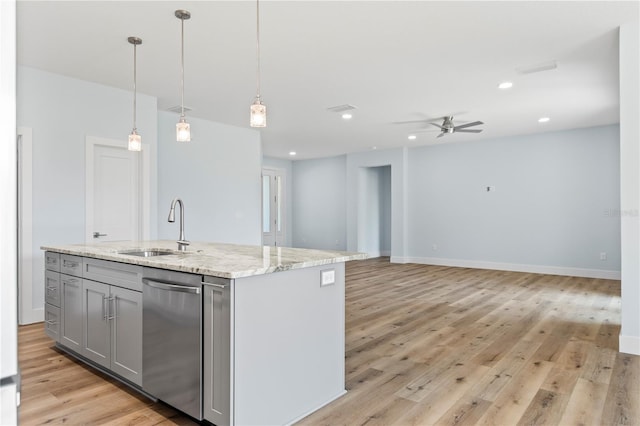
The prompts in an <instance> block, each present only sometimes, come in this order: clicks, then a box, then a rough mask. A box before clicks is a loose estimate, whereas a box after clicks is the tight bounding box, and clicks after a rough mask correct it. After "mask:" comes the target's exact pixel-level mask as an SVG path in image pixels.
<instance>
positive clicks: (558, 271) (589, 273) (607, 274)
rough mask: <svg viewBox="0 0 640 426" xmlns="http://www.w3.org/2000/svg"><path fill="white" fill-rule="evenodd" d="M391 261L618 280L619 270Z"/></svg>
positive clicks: (431, 259)
mask: <svg viewBox="0 0 640 426" xmlns="http://www.w3.org/2000/svg"><path fill="white" fill-rule="evenodd" d="M391 263H420V264H425V265H437V266H455V267H460V268H475V269H493V270H498V271H513V272H529V273H534V274H548V275H566V276H570V277H585V278H600V279H606V280H620V271H608V270H605V269H585V268H568V267H562V266H545V265H521V264H517V263H501V262H485V261H481V260H464V259H443V258H440V257H399V256H391Z"/></svg>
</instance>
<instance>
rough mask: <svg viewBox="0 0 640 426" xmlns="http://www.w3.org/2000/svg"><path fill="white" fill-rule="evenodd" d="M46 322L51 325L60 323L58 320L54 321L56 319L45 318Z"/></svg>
mask: <svg viewBox="0 0 640 426" xmlns="http://www.w3.org/2000/svg"><path fill="white" fill-rule="evenodd" d="M44 322H46V323H47V324H49V325H56V324H58V321H54V320H45V321H44Z"/></svg>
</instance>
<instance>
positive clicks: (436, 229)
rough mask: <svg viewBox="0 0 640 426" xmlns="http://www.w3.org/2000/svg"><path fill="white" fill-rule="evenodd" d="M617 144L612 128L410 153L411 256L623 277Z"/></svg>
mask: <svg viewBox="0 0 640 426" xmlns="http://www.w3.org/2000/svg"><path fill="white" fill-rule="evenodd" d="M618 141H619V132H618V126H607V127H597V128H589V129H579V130H571V131H566V132H557V133H546V134H539V135H532V136H519V137H512V138H504V139H497V140H490V141H478V142H466V143H453V144H442V145H437V146H430V147H422V148H415V149H411V150H410V155H409V190H408V194H409V216H408V219H409V228H410V230H411V232H410V233H409V253H410V256H411V257H414V258H424V260H426V261H428V262H433V261H434V260H436V259H440V258H442V259H456V260H473V261H487V262H498V263H509V264H517V265H519V264H523V265H540V266H557V267H566V268H582V269H595V270H610V271H619V270H620V234H619V230H620V220H619V217H617V215H615V214H613V212H615V211H616V210H617V208H618V207H617V206H619V203H620V197H619V154H618V149H619V145H618ZM486 186H494V187H495V192H487V191H486ZM601 252H606V253H607V260H605V261H602V260H600V253H601ZM489 266H490V265H489Z"/></svg>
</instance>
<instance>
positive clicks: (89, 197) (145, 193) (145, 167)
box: [84, 136, 151, 243]
mask: <svg viewBox="0 0 640 426" xmlns="http://www.w3.org/2000/svg"><path fill="white" fill-rule="evenodd" d="M127 144H128V141H127V140H124V139H123V140H119V139H107V138H100V137H96V136H87V137H86V150H85V163H84V164H85V241H86V242H87V243H94V242H95V239H94V238H93V231H94V225H93V174H94V168H93V156H94V153H95V147H96V146H97V145H102V146H110V147H115V148H125V149H126V148H127ZM150 150H151V147H150V145H149V144H147V143H143V144H142V151H141V152H140V153H139V154H138V159H139V161H140V162H139V164H138V166H139V167H138V170H139V173H140V176H139V177H140V179H138V182H139V184H140V188H139V189H140V190H139V192H138V193H139V194H140V198H141V200H140V201H141V202H140V210H139V214H140V221H139V223H140V230H139V233H140V235H139V238H140V239H142V240H148V239H149V235H150V218H151V201H150V200H151V153H150Z"/></svg>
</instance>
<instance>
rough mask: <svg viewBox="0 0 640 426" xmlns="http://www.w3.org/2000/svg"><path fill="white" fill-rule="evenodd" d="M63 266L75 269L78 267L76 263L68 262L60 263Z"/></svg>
mask: <svg viewBox="0 0 640 426" xmlns="http://www.w3.org/2000/svg"><path fill="white" fill-rule="evenodd" d="M62 264H63V266H64V267H66V268H77V267H78V262H73V261H70V260H65V261H63V262H62Z"/></svg>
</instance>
